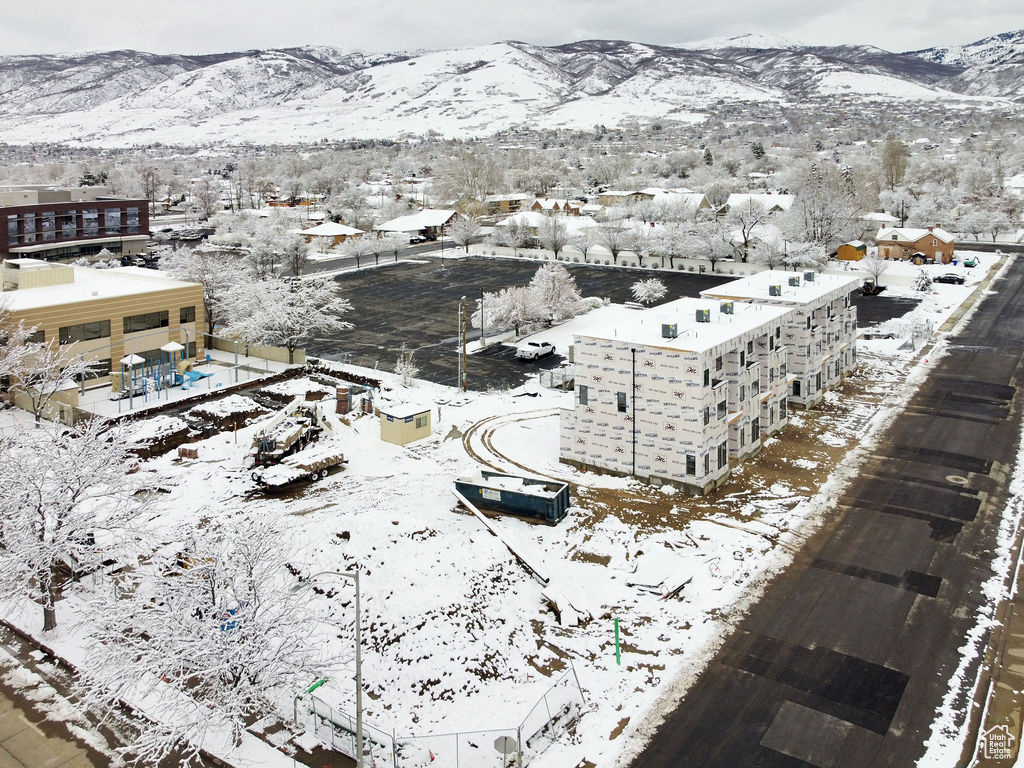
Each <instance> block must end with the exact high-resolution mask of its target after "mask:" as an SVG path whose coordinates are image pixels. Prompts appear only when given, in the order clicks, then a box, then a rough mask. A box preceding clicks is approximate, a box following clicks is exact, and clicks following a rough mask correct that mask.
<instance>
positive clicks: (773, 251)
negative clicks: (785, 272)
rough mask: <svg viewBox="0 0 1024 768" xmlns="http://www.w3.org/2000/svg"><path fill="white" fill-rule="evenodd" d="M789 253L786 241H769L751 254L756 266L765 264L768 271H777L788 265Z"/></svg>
mask: <svg viewBox="0 0 1024 768" xmlns="http://www.w3.org/2000/svg"><path fill="white" fill-rule="evenodd" d="M788 251H789V248H788V245H787V244H786V242H785V241H779V240H768V241H767V242H765V243H762V244H761V246H760V247H758V248H757V250H755V251H754V252H753V253H752V254H751V256H750V260H751V261H753V262H754V263H755V264H764V265H765V266H766V267H768V269H776V268H777V267H781V266H783V265H784V264H785V263H786V258H787V257H788V255H789V253H788Z"/></svg>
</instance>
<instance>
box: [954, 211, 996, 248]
mask: <svg viewBox="0 0 1024 768" xmlns="http://www.w3.org/2000/svg"><path fill="white" fill-rule="evenodd" d="M988 220H989V215H988V214H987V213H986V212H985V211H983V210H981V209H979V208H970V209H969V210H966V211H964V212H963V213H961V214H960V215H959V216H957V218H956V227H957V229H959V230H960V231H961V232H963V233H966V234H969V235H974V239H975V240H978V239H980V237H981V233H982V232H984V231H985V229H986V228H987V227H988Z"/></svg>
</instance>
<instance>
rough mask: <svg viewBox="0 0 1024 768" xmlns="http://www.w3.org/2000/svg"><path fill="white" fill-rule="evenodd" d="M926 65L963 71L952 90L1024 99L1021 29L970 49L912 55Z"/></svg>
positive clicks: (974, 45)
mask: <svg viewBox="0 0 1024 768" xmlns="http://www.w3.org/2000/svg"><path fill="white" fill-rule="evenodd" d="M908 55H909V56H916V57H918V58H921V59H925V60H927V61H933V62H937V63H940V64H946V65H951V66H955V67H960V68H962V69H964V72H963V74H961V75H960V76H959V77H958V78H957V79H956V80H955V81H954V82H953V83H951V87H953V88H955V89H956V90H961V91H967V92H971V93H977V94H979V95H982V96H994V95H1000V96H1016V97H1022V96H1024V29H1020V30H1017V31H1016V32H1004V33H1003V34H1000V35H994V36H992V37H987V38H985V39H984V40H979V41H977V42H975V43H971V44H970V45H957V46H951V47H948V48H929V49H927V50H923V51H913V52H911V53H909V54H908Z"/></svg>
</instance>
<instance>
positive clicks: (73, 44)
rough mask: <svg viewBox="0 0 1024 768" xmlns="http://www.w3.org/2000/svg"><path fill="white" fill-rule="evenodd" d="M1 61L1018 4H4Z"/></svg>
mask: <svg viewBox="0 0 1024 768" xmlns="http://www.w3.org/2000/svg"><path fill="white" fill-rule="evenodd" d="M3 19H4V20H3V24H2V25H0V53H2V54H24V53H56V52H63V51H81V50H88V49H112V48H134V49H136V50H144V51H152V52H156V53H213V52H224V51H237V50H245V49H249V48H271V47H287V46H296V45H305V44H326V45H335V46H339V47H341V48H345V49H359V50H367V51H382V50H406V49H420V48H447V47H467V46H474V45H483V44H487V43H492V42H496V41H498V40H523V41H526V42H531V43H538V44H542V45H548V44H557V43H565V42H572V41H576V40H583V39H591V38H604V39H627V40H634V41H638V42H646V43H662V44H669V45H672V44H682V43H689V42H694V41H698V40H703V39H707V38H712V37H723V36H729V35H736V34H742V33H745V32H753V33H762V34H774V35H782V36H783V37H785V38H787V39H790V40H793V41H794V42H801V43H808V44H823V45H833V44H839V43H863V44H871V45H876V46H878V47H880V48H885V49H888V50H892V51H906V50H914V49H919V48H927V47H932V46H937V45H956V44H962V43H968V42H972V41H974V40H978V39H981V38H983V37H987V36H989V35H993V34H997V33H999V32H1006V31H1011V30H1017V29H1021V28H1024V2H1021V0H968V2H961V3H953V2H949V0H946V1H945V2H939V0H902V2H893V0H851V1H850V2H844V3H831V2H827V1H823V0H772V2H764V1H763V0H762V1H761V2H755V0H711V1H710V2H701V1H700V0H697V1H696V2H692V1H691V2H687V0H634V2H628V1H626V2H624V1H623V0H571V1H570V2H552V0H512V2H503V3H502V2H499V3H494V2H487V0H434V2H428V1H427V0H334V1H333V2H332V1H331V0H315V1H314V0H286V1H285V2H281V0H177V1H176V2H172V3H138V2H128V0H106V1H105V2H102V3H91V2H81V0H49V2H47V3H46V4H45V12H41V11H40V6H38V5H36V4H35V3H16V4H11V5H10V6H8V7H7V8H6V9H5V10H4V13H3Z"/></svg>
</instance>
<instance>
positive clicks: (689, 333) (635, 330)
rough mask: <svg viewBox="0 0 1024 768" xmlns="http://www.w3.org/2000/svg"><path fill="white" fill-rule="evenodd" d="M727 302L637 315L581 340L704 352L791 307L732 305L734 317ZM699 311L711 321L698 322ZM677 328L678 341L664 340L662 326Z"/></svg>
mask: <svg viewBox="0 0 1024 768" xmlns="http://www.w3.org/2000/svg"><path fill="white" fill-rule="evenodd" d="M723 303H724V302H722V301H719V300H718V299H710V298H701V299H695V298H691V297H687V298H682V299H677V300H675V301H671V302H669V303H667V304H662V305H661V306H658V307H654V308H652V309H646V310H643V311H641V312H635V313H633V314H632V315H630V316H628V317H626V318H624V319H621V320H618V321H616V322H614V323H609V324H608V325H603V326H599V327H597V328H593V329H590V330H588V331H585V332H583V333H581V334H579V335H580V336H588V337H591V338H598V339H614V340H618V341H623V342H626V343H628V344H643V345H644V346H648V347H660V348H662V349H678V350H686V351H688V352H702V351H705V350H708V349H712V348H714V347H717V346H718V345H719V344H722V343H724V342H727V341H729V340H730V339H734V338H736V337H737V336H741V335H742V334H744V333H747V332H748V331H752V330H754V329H755V328H758V327H760V326H762V325H765V324H769V323H772V322H773V321H776V320H778V319H779V318H781V317H782V316H783V315H785V314H786V313H787V312H789V311H790V310H789V308H788V307H783V306H779V307H772V306H767V305H764V304H751V303H748V302H742V301H738V302H732V305H733V306H732V308H733V311H732V313H726V312H723V311H722V305H723ZM697 310H707V311H708V312H710V318H711V321H710V322H707V323H703V322H697ZM671 324H675V326H676V330H677V335H676V337H675V338H671V339H666V338H663V337H662V326H663V325H671Z"/></svg>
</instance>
